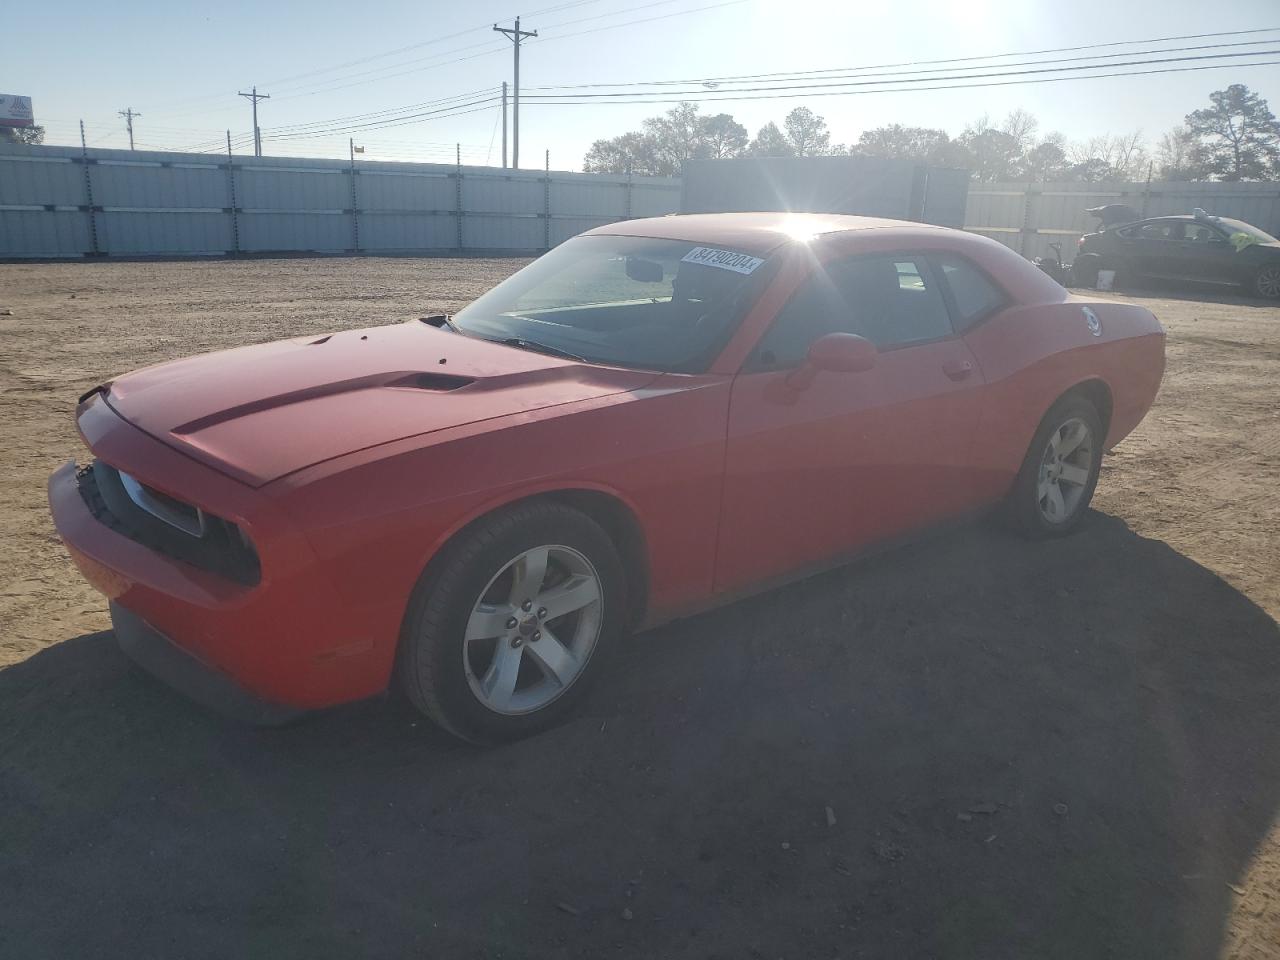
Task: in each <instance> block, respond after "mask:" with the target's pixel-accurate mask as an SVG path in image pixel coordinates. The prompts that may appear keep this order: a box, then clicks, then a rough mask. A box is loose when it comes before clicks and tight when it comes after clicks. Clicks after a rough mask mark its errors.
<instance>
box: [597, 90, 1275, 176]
mask: <svg viewBox="0 0 1280 960" xmlns="http://www.w3.org/2000/svg"><path fill="white" fill-rule="evenodd" d="M823 156H864V157H887V158H891V159H898V160H913V161H921V162H924V163H928V164H931V165H934V166H942V167H959V168H963V169H967V170H969V171H970V173H971V174H972V176H973V178H974V179H975V180H979V181H985V182H991V181H999V180H1024V181H1027V180H1031V181H1044V180H1068V181H1072V180H1074V181H1081V182H1090V183H1094V182H1099V181H1104V180H1145V179H1146V178H1147V177H1148V176H1151V177H1152V178H1153V179H1159V180H1280V123H1277V121H1276V118H1275V115H1274V114H1272V112H1271V109H1270V107H1269V106H1268V105H1267V101H1266V100H1264V99H1263V98H1262V97H1260V96H1259V95H1258V94H1257V93H1255V92H1253V91H1252V90H1250V89H1249V88H1248V87H1247V86H1245V85H1244V84H1240V83H1235V84H1232V85H1231V86H1229V87H1227V88H1226V89H1225V90H1216V91H1214V92H1213V93H1211V94H1209V106H1207V107H1202V108H1200V109H1198V110H1193V111H1192V112H1190V113H1188V114H1187V115H1186V118H1185V120H1184V122H1183V123H1181V124H1179V125H1177V126H1175V127H1174V128H1173V129H1172V130H1169V131H1168V132H1167V133H1165V134H1164V135H1163V136H1161V137H1160V139H1159V140H1158V141H1157V142H1156V143H1155V144H1154V145H1151V144H1149V143H1148V142H1147V141H1146V140H1145V139H1144V137H1143V133H1142V131H1141V130H1135V131H1132V132H1129V133H1123V134H1103V135H1100V136H1096V137H1089V138H1087V139H1085V140H1079V141H1068V140H1067V138H1066V137H1064V136H1063V135H1062V134H1061V133H1056V132H1050V133H1046V134H1044V135H1041V133H1040V123H1039V121H1038V120H1037V119H1036V118H1035V117H1034V116H1033V115H1031V114H1030V113H1028V112H1027V111H1025V110H1021V109H1019V110H1014V111H1013V112H1012V113H1010V114H1009V115H1008V116H1007V117H1005V119H1004V121H1003V122H999V123H997V122H993V121H992V120H991V119H990V118H989V117H986V116H983V117H981V118H979V119H978V120H975V121H974V122H972V123H970V124H968V125H967V126H966V127H965V128H964V129H963V130H962V131H961V132H960V133H959V134H958V135H955V136H952V135H951V134H949V133H947V131H945V130H942V129H937V128H933V127H910V126H904V125H902V124H898V123H894V124H890V125H888V126H883V127H876V128H875V129H873V130H866V131H863V133H862V134H861V135H860V136H859V137H858V140H857V142H855V143H852V144H833V143H832V142H831V134H830V132H829V131H828V130H827V123H826V120H825V119H824V118H823V117H821V116H819V115H818V114H815V113H814V112H813V111H812V110H810V109H809V108H808V107H796V108H795V109H794V110H792V111H791V112H790V113H788V114H787V115H786V117H785V118H784V119H783V121H782V125H781V126H779V125H778V124H776V123H774V122H772V121H770V122H769V123H766V124H765V125H764V126H763V127H761V128H760V129H759V130H758V131H757V132H756V135H755V136H754V137H751V136H750V135H749V134H748V132H747V128H746V127H744V126H743V125H742V124H741V123H738V122H737V121H736V120H735V119H734V118H733V117H732V116H731V115H730V114H727V113H717V114H704V113H702V112H701V111H700V109H699V108H698V106H697V105H696V104H693V103H681V104H679V105H677V106H675V107H673V108H671V109H670V110H668V111H667V112H666V113H664V114H662V115H661V116H657V117H650V118H649V119H647V120H645V121H644V122H643V123H642V124H641V129H640V130H636V131H632V132H630V133H624V134H622V135H621V136H618V137H613V138H611V139H606V140H597V141H595V143H593V144H592V145H591V149H590V150H588V151H587V154H586V158H585V162H584V164H583V169H584V170H585V171H586V172H587V173H626V172H628V171H630V172H631V173H633V174H636V175H638V176H678V175H679V174H680V171H681V168H682V166H683V164H684V162H685V161H686V160H692V159H726V158H730V157H823Z"/></svg>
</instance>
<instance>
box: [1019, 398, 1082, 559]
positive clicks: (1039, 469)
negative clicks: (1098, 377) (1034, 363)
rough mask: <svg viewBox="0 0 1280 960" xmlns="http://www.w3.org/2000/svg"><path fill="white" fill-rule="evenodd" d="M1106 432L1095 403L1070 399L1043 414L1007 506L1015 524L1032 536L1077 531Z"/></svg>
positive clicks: (1055, 534)
mask: <svg viewBox="0 0 1280 960" xmlns="http://www.w3.org/2000/svg"><path fill="white" fill-rule="evenodd" d="M1103 440H1104V438H1103V431H1102V422H1101V418H1100V417H1099V416H1098V411H1097V410H1096V409H1095V408H1094V406H1093V404H1092V403H1090V402H1089V401H1088V400H1086V399H1085V398H1084V397H1080V396H1067V397H1064V398H1063V399H1062V400H1059V401H1058V402H1057V403H1056V404H1054V405H1053V408H1052V409H1051V410H1050V411H1049V412H1048V413H1047V414H1045V417H1044V419H1043V420H1042V421H1041V423H1040V428H1039V429H1038V430H1037V431H1036V435H1035V438H1034V439H1033V440H1032V441H1031V447H1030V449H1028V450H1027V456H1026V459H1025V460H1024V461H1023V463H1022V469H1021V470H1019V472H1018V478H1017V480H1015V481H1014V485H1013V490H1012V491H1011V492H1010V494H1009V499H1008V502H1007V504H1006V508H1007V513H1008V516H1009V518H1010V520H1011V521H1012V522H1013V524H1014V525H1015V526H1016V527H1017V528H1018V529H1019V530H1020V531H1021V532H1022V533H1024V534H1026V535H1027V536H1031V537H1040V538H1042V537H1061V536H1066V535H1067V534H1069V533H1073V532H1074V531H1075V530H1077V529H1079V527H1080V524H1081V523H1082V522H1083V521H1084V518H1085V515H1086V514H1087V513H1088V509H1089V502H1090V501H1091V500H1092V499H1093V491H1094V488H1095V487H1096V486H1097V485H1098V472H1099V470H1100V469H1101V467H1102V444H1103Z"/></svg>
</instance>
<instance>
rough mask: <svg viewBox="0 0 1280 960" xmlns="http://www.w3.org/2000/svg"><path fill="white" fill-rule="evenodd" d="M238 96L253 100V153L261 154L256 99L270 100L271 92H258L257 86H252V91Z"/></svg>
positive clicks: (256, 155)
mask: <svg viewBox="0 0 1280 960" xmlns="http://www.w3.org/2000/svg"><path fill="white" fill-rule="evenodd" d="M240 96H242V97H244V98H245V99H246V100H252V101H253V155H254V156H255V157H260V156H262V131H261V130H259V129H258V101H259V100H270V99H271V94H269V93H259V92H258V88H257V87H254V88H253V92H252V93H242V94H240Z"/></svg>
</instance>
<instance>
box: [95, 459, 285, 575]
mask: <svg viewBox="0 0 1280 960" xmlns="http://www.w3.org/2000/svg"><path fill="white" fill-rule="evenodd" d="M76 480H77V483H78V485H79V488H80V496H81V497H82V498H83V499H84V502H85V504H86V505H87V506H88V507H89V511H90V512H91V513H92V514H93V515H94V517H95V518H97V520H98V521H99V522H100V523H103V524H105V525H106V526H108V527H110V528H111V529H112V530H114V531H116V533H119V534H120V535H122V536H125V537H128V538H129V539H130V540H133V541H135V542H137V543H140V544H142V545H143V546H145V547H149V548H150V549H152V550H154V551H156V552H157V553H162V554H164V555H165V556H168V557H172V558H173V559H175V560H181V561H182V562H183V563H189V564H191V565H192V566H193V567H198V568H200V569H201V570H206V571H208V572H209V573H215V574H217V575H219V576H222V577H226V578H227V579H228V580H234V581H235V582H236V583H242V584H244V585H245V586H253V585H255V584H257V583H258V582H259V581H260V580H261V579H262V569H261V565H260V564H259V562H258V553H257V551H256V550H255V549H254V548H253V544H252V543H251V542H250V541H249V539H248V537H246V536H245V535H244V533H243V531H241V529H240V528H239V527H238V526H236V525H235V524H234V523H232V522H231V521H229V520H223V519H222V518H221V517H215V516H213V515H212V514H209V513H205V512H204V511H202V510H198V509H197V508H195V507H193V506H191V505H190V504H187V503H183V502H182V501H181V500H176V499H174V498H173V497H170V496H168V495H166V494H163V493H161V492H160V491H158V490H154V489H152V488H150V487H147V486H146V485H145V484H140V483H138V482H137V481H136V480H134V479H133V478H132V477H129V476H128V475H127V474H121V473H120V471H119V470H117V469H116V468H115V467H112V466H109V465H107V464H105V463H102V462H101V461H94V462H93V463H91V464H90V465H89V466H87V467H85V468H84V469H82V470H81V471H80V472H79V473H78V474H76ZM126 484H127V486H126ZM187 521H189V522H187Z"/></svg>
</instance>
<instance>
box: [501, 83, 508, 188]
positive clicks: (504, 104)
mask: <svg viewBox="0 0 1280 960" xmlns="http://www.w3.org/2000/svg"><path fill="white" fill-rule="evenodd" d="M502 169H503V170H505V169H507V81H505V80H503V81H502Z"/></svg>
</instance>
